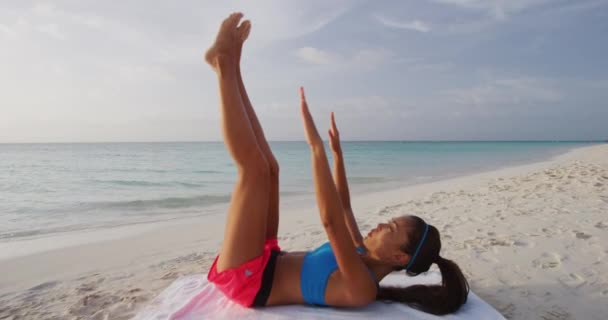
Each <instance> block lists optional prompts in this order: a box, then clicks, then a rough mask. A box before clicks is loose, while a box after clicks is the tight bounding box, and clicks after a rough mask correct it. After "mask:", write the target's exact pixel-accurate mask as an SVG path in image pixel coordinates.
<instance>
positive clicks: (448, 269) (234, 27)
mask: <svg viewBox="0 0 608 320" xmlns="http://www.w3.org/2000/svg"><path fill="white" fill-rule="evenodd" d="M242 17H243V15H242V14H241V13H233V14H231V15H230V16H229V17H228V18H226V20H224V22H223V23H222V25H221V26H220V30H219V32H218V35H217V39H216V41H215V43H214V44H213V46H212V47H211V48H210V49H209V50H208V51H207V53H206V55H205V59H206V60H207V62H208V63H209V64H210V65H211V67H212V68H213V69H214V71H215V72H216V73H217V76H218V81H219V89H220V90H219V91H220V97H221V110H222V111H221V112H222V127H223V135H224V141H225V144H226V146H227V147H228V150H229V152H230V154H231V156H232V158H233V159H234V161H235V163H236V166H237V168H238V179H237V182H236V186H235V188H234V192H233V193H232V200H231V203H230V206H229V209H228V215H227V221H226V227H225V233H224V242H223V245H222V248H221V250H220V252H219V254H218V257H217V258H216V259H215V261H214V263H213V265H212V267H211V269H210V271H209V274H208V279H209V281H210V282H212V283H214V284H215V285H216V287H217V288H218V289H219V290H221V291H222V292H223V293H224V294H225V295H226V296H227V297H228V298H230V299H232V300H233V301H235V302H237V303H239V304H241V305H243V306H246V307H260V306H272V305H285V304H315V305H326V306H334V307H358V306H365V305H367V304H370V303H372V302H374V301H375V300H377V299H380V300H392V301H398V302H403V303H407V304H409V305H412V306H414V307H416V308H419V309H421V310H424V311H426V312H430V313H434V314H446V313H450V312H454V311H456V310H458V308H459V307H460V306H461V305H462V304H464V303H465V301H466V298H467V294H468V285H467V281H466V279H465V278H464V276H463V275H462V272H461V271H460V269H459V268H458V266H457V265H456V264H454V263H453V262H452V261H450V260H446V259H444V258H442V257H440V256H439V250H440V248H441V242H440V239H439V232H438V231H437V229H436V228H435V227H433V226H431V225H428V224H426V223H425V222H424V221H423V220H422V219H421V218H419V217H416V216H403V217H399V218H396V219H393V220H391V221H389V222H387V223H381V224H379V225H378V226H377V227H376V228H375V229H374V230H372V231H371V232H370V233H369V234H368V235H367V236H366V237H365V238H363V237H362V236H361V233H360V232H359V229H358V227H357V223H356V222H355V219H354V216H353V211H352V208H351V205H350V199H349V191H348V185H347V181H346V174H345V169H344V159H343V157H342V151H341V147H340V138H339V134H338V130H337V128H336V124H335V120H334V117H333V114H332V122H331V129H330V130H329V136H330V139H331V140H330V141H331V148H332V150H333V152H334V159H335V162H334V177H333V179H332V174H331V171H330V169H329V165H328V161H327V157H326V154H325V149H324V147H323V142H322V140H321V137H320V136H319V134H318V132H317V129H316V127H315V124H314V122H313V119H312V117H311V115H310V112H309V110H308V105H307V103H306V98H305V96H304V91H303V89H302V88H301V89H300V103H301V112H302V119H303V122H304V129H305V133H306V140H307V142H308V144H309V146H310V148H311V153H312V167H313V173H314V184H315V192H316V197H317V203H318V206H319V211H320V215H321V221H322V223H323V227H324V228H325V231H326V232H327V237H328V238H329V243H326V244H325V245H323V246H321V247H319V248H318V249H316V250H314V251H311V252H281V251H280V248H279V246H278V243H277V231H278V225H279V212H278V209H279V166H278V163H277V161H276V159H275V157H274V155H273V154H272V151H271V150H270V147H269V145H268V142H267V141H266V138H265V137H264V133H263V131H262V127H261V126H260V124H259V121H258V119H257V117H256V114H255V111H254V110H253V108H252V106H251V103H250V101H249V98H248V96H247V92H246V91H245V86H244V85H243V80H242V78H241V72H240V58H241V50H242V46H243V43H244V41H245V40H246V39H247V37H248V35H249V31H250V30H251V23H250V22H249V21H247V20H246V21H243V22H242V23H240V24H239V22H240V21H241V19H242ZM432 263H437V264H438V265H439V268H440V270H441V273H442V277H443V282H442V284H441V285H435V286H426V285H416V286H411V287H407V288H383V287H379V286H378V282H379V281H380V280H382V278H384V277H385V276H386V275H387V274H389V273H391V272H393V271H396V270H404V269H405V270H406V271H407V272H408V273H410V274H418V273H421V272H425V271H427V270H428V269H429V267H430V266H431V264H432Z"/></svg>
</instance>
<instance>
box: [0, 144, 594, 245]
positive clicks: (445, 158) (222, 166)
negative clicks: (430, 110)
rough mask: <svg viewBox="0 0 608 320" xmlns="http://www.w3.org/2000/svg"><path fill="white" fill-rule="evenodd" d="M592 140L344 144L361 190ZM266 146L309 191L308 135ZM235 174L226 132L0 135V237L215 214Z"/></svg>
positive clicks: (355, 189)
mask: <svg viewBox="0 0 608 320" xmlns="http://www.w3.org/2000/svg"><path fill="white" fill-rule="evenodd" d="M589 144H591V143H589V142H399V141H387V142H380V141H374V142H343V145H342V148H343V152H344V157H345V159H346V169H347V176H348V181H349V185H350V187H351V193H352V194H353V195H357V194H360V193H365V192H372V191H381V190H384V189H390V188H396V187H401V186H404V185H407V184H416V183H422V182H429V181H434V180H440V179H445V178H450V177H454V176H458V175H465V174H468V173H472V172H479V171H484V170H491V169H495V168H499V167H504V166H510V165H517V164H523V163H529V162H534V161H540V160H545V159H549V158H551V157H553V156H555V155H558V154H561V153H564V152H566V151H568V150H570V149H572V148H576V147H581V146H585V145H589ZM271 147H272V150H273V152H274V154H275V157H276V158H277V160H278V161H279V164H280V168H281V170H280V191H281V203H282V205H284V204H285V203H289V202H290V201H297V200H298V199H299V200H302V199H309V201H314V197H313V192H314V190H313V181H312V176H311V164H310V152H309V148H308V146H307V144H306V143H305V142H271ZM327 150H328V155H330V156H331V152H329V148H328V149H327ZM330 161H331V158H330ZM235 179H236V169H235V166H234V165H233V163H232V159H231V158H230V156H229V154H228V152H227V150H226V148H225V146H224V145H223V143H222V142H175V143H74V144H0V243H2V242H10V241H19V240H28V239H39V238H44V237H50V236H53V235H57V234H65V233H69V232H75V231H86V230H91V229H103V228H114V227H117V226H123V225H132V224H145V223H152V222H161V221H168V220H178V219H183V218H192V217H195V216H198V215H212V214H221V213H222V212H220V210H218V208H223V207H225V204H226V203H228V201H229V200H230V193H231V191H232V187H233V185H234V181H235ZM307 201H308V200H307ZM310 204H311V206H313V205H314V203H310ZM222 205H223V206H222Z"/></svg>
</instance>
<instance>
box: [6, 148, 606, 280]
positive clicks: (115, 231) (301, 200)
mask: <svg viewBox="0 0 608 320" xmlns="http://www.w3.org/2000/svg"><path fill="white" fill-rule="evenodd" d="M505 142H509V141H505ZM573 143H574V141H573ZM598 144H599V143H598ZM594 145H597V144H592V143H591V142H590V144H588V145H583V146H570V147H564V148H565V149H564V150H560V151H553V152H554V154H541V155H536V156H533V157H530V158H526V159H523V160H517V161H515V162H512V163H494V164H488V165H486V166H484V167H482V168H470V169H464V170H462V171H458V172H455V173H450V174H440V175H438V176H429V177H426V176H424V177H398V178H396V179H394V180H387V181H384V182H373V183H369V184H354V185H351V193H352V195H353V197H355V198H356V197H362V196H363V197H364V196H365V195H367V194H374V193H383V192H390V191H394V190H399V189H403V188H409V187H415V186H418V185H425V184H429V183H435V182H441V181H444V180H452V179H457V178H462V177H467V176H472V175H476V174H479V173H490V172H493V171H498V170H502V169H506V168H511V167H520V166H526V165H531V164H535V163H539V162H545V161H552V160H553V159H555V158H557V157H560V156H563V155H565V154H567V153H569V152H572V151H574V150H577V149H580V148H586V147H590V146H594ZM330 161H331V159H330ZM351 184H352V183H351ZM281 199H282V200H283V201H282V204H284V205H285V206H286V207H287V208H286V210H293V209H296V210H302V209H306V208H311V207H313V208H314V203H315V198H314V192H312V191H311V192H310V193H306V194H299V195H294V196H289V195H287V196H282V197H281ZM227 205H228V204H227V203H220V204H213V205H209V206H206V207H204V208H203V209H204V210H205V211H206V212H205V213H204V214H202V215H201V214H200V213H192V212H189V213H184V214H176V215H173V216H171V215H168V216H165V217H160V218H158V219H155V220H152V219H151V220H134V221H131V222H127V223H120V224H113V225H107V226H103V225H100V226H93V227H89V228H83V229H77V230H73V231H69V230H68V231H62V232H54V233H43V234H40V235H33V236H25V237H17V238H8V240H6V239H3V240H2V241H0V261H3V260H10V259H13V258H18V257H23V256H29V255H33V254H39V253H44V252H48V251H53V250H60V249H64V248H69V247H73V246H80V245H82V244H93V243H99V242H104V241H110V240H116V239H124V238H132V237H134V236H138V235H140V234H142V233H149V232H153V231H154V230H156V229H161V228H164V227H165V226H173V225H176V224H188V223H190V222H191V221H196V220H198V219H204V220H207V219H205V218H206V217H209V218H210V219H213V218H214V217H215V218H217V216H219V215H222V214H224V213H225V211H226V208H227ZM75 243H78V244H77V245H75ZM0 292H1V289H0Z"/></svg>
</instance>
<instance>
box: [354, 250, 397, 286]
mask: <svg viewBox="0 0 608 320" xmlns="http://www.w3.org/2000/svg"><path fill="white" fill-rule="evenodd" d="M361 258H363V262H364V263H365V265H366V266H367V268H369V269H370V270H371V271H372V273H373V274H374V276H375V277H376V279H377V280H378V282H380V281H382V279H384V277H386V276H387V275H388V274H389V273H391V272H393V271H394V269H393V266H390V265H387V264H385V263H383V262H381V261H380V260H378V259H376V258H374V257H372V256H370V255H369V254H366V255H363V256H362V257H361Z"/></svg>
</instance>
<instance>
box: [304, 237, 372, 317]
mask: <svg viewBox="0 0 608 320" xmlns="http://www.w3.org/2000/svg"><path fill="white" fill-rule="evenodd" d="M356 249H357V252H359V253H361V254H362V253H365V250H364V249H363V248H361V247H357V248H356ZM337 269H338V262H337V261H336V256H335V255H334V252H333V250H332V249H331V246H330V244H329V242H326V243H324V244H323V245H322V246H320V247H318V248H317V249H315V250H313V251H310V252H308V253H306V255H305V256H304V261H303V262H302V272H301V273H300V287H301V289H302V297H304V301H305V302H306V303H308V304H316V305H322V306H327V304H326V303H325V288H326V287H327V282H328V280H329V276H331V274H332V273H333V272H334V271H336V270H337ZM370 274H371V276H372V278H374V280H375V276H374V274H373V273H372V272H371V270H370ZM376 282H378V281H376Z"/></svg>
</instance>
